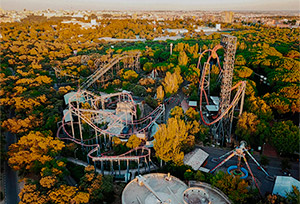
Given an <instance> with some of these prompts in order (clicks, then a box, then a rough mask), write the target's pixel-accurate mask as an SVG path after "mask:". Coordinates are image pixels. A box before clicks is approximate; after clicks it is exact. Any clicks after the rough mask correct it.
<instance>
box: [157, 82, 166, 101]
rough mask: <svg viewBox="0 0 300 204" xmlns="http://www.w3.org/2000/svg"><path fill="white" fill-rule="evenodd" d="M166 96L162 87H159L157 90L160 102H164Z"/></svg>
mask: <svg viewBox="0 0 300 204" xmlns="http://www.w3.org/2000/svg"><path fill="white" fill-rule="evenodd" d="M164 96H165V92H164V90H163V87H162V86H159V87H158V88H157V90H156V97H157V99H158V100H160V101H163V100H164Z"/></svg>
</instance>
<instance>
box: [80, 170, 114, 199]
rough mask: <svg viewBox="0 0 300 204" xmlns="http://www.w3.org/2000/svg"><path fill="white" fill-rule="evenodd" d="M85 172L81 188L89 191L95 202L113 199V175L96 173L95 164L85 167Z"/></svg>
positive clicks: (81, 180)
mask: <svg viewBox="0 0 300 204" xmlns="http://www.w3.org/2000/svg"><path fill="white" fill-rule="evenodd" d="M84 172H85V175H84V176H83V177H82V178H81V179H80V183H79V189H80V190H83V191H85V192H88V194H89V195H90V200H91V201H92V202H93V203H100V202H103V201H109V200H112V196H111V194H112V193H113V183H112V182H113V181H112V177H111V176H102V175H101V174H98V173H96V172H95V168H94V167H93V166H87V167H85V169H84Z"/></svg>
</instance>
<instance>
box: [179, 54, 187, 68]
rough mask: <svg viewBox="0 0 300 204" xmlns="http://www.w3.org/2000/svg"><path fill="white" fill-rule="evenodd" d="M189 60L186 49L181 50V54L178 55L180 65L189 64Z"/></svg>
mask: <svg viewBox="0 0 300 204" xmlns="http://www.w3.org/2000/svg"><path fill="white" fill-rule="evenodd" d="M188 61H189V58H188V56H187V55H186V53H185V51H181V52H179V56H178V64H179V65H184V66H185V65H187V63H188Z"/></svg>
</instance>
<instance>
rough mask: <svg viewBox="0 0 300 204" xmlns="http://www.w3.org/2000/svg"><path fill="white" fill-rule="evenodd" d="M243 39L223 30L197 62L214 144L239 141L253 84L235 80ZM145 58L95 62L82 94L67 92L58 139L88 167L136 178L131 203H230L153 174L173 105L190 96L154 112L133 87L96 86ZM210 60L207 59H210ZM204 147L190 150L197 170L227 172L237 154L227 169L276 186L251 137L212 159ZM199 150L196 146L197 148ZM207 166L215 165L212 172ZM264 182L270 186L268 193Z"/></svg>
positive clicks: (203, 111)
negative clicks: (236, 133) (215, 90)
mask: <svg viewBox="0 0 300 204" xmlns="http://www.w3.org/2000/svg"><path fill="white" fill-rule="evenodd" d="M236 41H237V39H236V37H234V36H230V35H222V36H221V41H220V44H218V45H216V46H215V47H213V48H211V49H207V50H204V51H203V52H201V53H200V57H199V59H198V64H197V69H198V70H199V71H200V77H199V78H198V80H199V83H198V85H199V87H198V97H199V98H198V101H199V103H198V107H196V108H195V107H194V109H195V110H198V112H199V114H200V120H199V122H200V124H202V125H204V126H205V127H207V128H208V129H209V132H210V133H211V135H212V140H213V141H214V143H215V144H217V145H221V146H225V144H228V143H231V142H232V140H235V138H233V137H232V135H233V134H232V128H233V126H234V124H235V123H236V122H235V121H234V120H236V118H238V116H241V114H242V113H243V106H244V98H245V91H246V86H247V82H246V81H239V82H237V83H235V84H234V85H233V83H232V78H233V69H234V62H235V52H236V43H237V42H236ZM220 49H222V50H223V52H224V56H223V62H221V58H220V57H219V56H218V54H217V51H218V50H220ZM170 52H171V53H172V45H170ZM140 55H141V53H140V52H136V51H133V52H131V51H128V52H124V53H122V54H118V55H114V56H111V57H112V58H111V59H110V60H107V61H104V62H103V60H100V59H94V66H95V67H96V69H95V71H94V73H93V74H91V75H90V76H88V77H87V78H86V79H84V80H81V83H80V85H79V86H78V90H77V91H72V92H69V93H67V94H65V95H64V103H65V107H66V108H65V109H64V110H63V118H62V120H61V122H59V123H58V127H59V128H58V131H57V137H58V138H59V139H60V140H63V141H65V142H67V143H68V144H72V143H74V144H76V145H77V148H76V150H75V151H77V150H78V152H81V154H82V155H85V157H86V159H83V160H77V159H76V152H75V153H74V156H75V159H72V158H69V161H71V162H74V163H76V164H80V165H84V166H87V165H94V168H95V169H96V171H98V172H99V173H101V174H102V175H113V176H114V178H115V179H117V180H119V181H124V182H126V183H127V182H129V184H128V185H127V187H126V188H125V189H124V191H123V194H122V203H124V204H125V203H231V201H230V200H229V199H228V197H227V196H226V195H224V194H223V193H222V192H221V193H219V192H220V191H219V190H218V189H216V188H214V187H211V186H209V184H205V183H201V184H199V183H198V184H193V185H192V186H189V187H187V186H186V184H184V183H183V182H182V181H180V180H179V179H177V178H176V177H172V176H170V174H168V175H164V174H157V173H154V174H153V172H159V169H160V168H161V167H163V165H164V162H163V160H157V158H155V154H154V152H155V149H153V147H154V146H155V142H156V139H155V134H156V133H157V131H158V130H159V129H160V127H161V124H164V123H166V121H167V120H168V117H169V112H170V111H171V109H172V108H174V107H175V106H176V105H181V106H182V109H183V110H184V109H187V107H185V106H186V105H184V104H183V103H182V101H183V100H186V99H187V97H186V96H184V93H182V92H180V93H179V94H178V95H176V96H171V97H169V98H167V99H165V100H164V101H161V102H160V103H159V104H158V105H157V106H156V107H155V108H153V109H150V110H149V107H147V104H145V102H144V101H143V100H142V99H140V98H138V97H136V96H134V95H133V92H132V91H130V90H120V91H119V92H115V93H105V92H99V91H97V90H99V89H98V87H99V85H100V86H103V85H105V83H107V82H109V81H110V80H112V79H113V77H114V76H115V75H116V74H117V73H118V72H120V70H121V69H124V68H125V69H128V70H133V71H136V72H137V73H139V71H140V69H141V68H140V62H139V61H140V59H139V58H140ZM203 58H206V59H205V60H203ZM88 61H90V56H88V55H84V56H82V57H81V62H82V63H83V64H84V63H87V62H88ZM203 61H204V63H203ZM202 63H203V64H202ZM221 65H222V66H221ZM212 66H215V67H217V68H218V69H219V70H218V73H219V75H218V77H217V78H216V80H215V83H217V84H219V90H220V95H219V96H211V94H210V93H211V87H210V86H211V73H210V72H211V71H212ZM55 74H56V76H57V77H73V78H76V77H75V76H71V75H68V74H64V73H62V72H61V70H59V69H56V68H55ZM155 74H157V73H156V72H153V73H152V75H151V76H150V77H153V75H155ZM77 78H78V77H77ZM190 102H191V101H190ZM196 104H197V101H196ZM185 111H186V110H185ZM134 140H135V141H137V145H135V146H132V149H128V151H125V152H124V151H123V152H122V153H120V154H118V151H115V148H114V147H115V146H116V144H118V143H127V144H128V143H132V142H134ZM199 149H200V150H199V152H200V151H201V152H200V153H199V152H197V153H194V152H190V153H189V154H188V155H189V156H187V155H186V156H185V158H184V162H185V164H186V165H190V166H192V167H193V169H194V170H199V169H200V171H203V172H204V173H208V174H214V172H216V169H218V168H219V169H220V167H222V166H223V165H224V164H225V163H227V162H228V161H229V160H230V159H232V158H234V157H235V156H236V158H237V159H236V160H235V161H236V162H234V163H235V164H234V163H232V165H230V166H227V167H228V168H227V169H224V168H221V169H224V170H223V171H225V172H226V173H228V174H229V175H232V176H233V177H239V178H240V179H244V180H247V181H248V182H249V183H250V184H251V185H252V186H253V187H254V188H256V189H257V191H258V192H259V193H260V194H261V195H263V193H266V192H267V191H270V190H271V189H270V188H271V187H270V186H272V183H274V181H275V177H274V175H270V174H269V173H268V172H267V170H265V169H264V167H263V166H262V165H260V163H259V162H258V161H257V159H256V158H255V157H254V156H253V155H252V152H251V153H249V151H250V148H249V146H247V143H246V142H245V141H241V142H240V143H239V144H237V145H236V146H235V147H234V148H233V149H232V150H228V152H225V153H224V154H223V155H220V156H218V157H211V156H208V155H209V154H208V153H206V152H205V151H203V150H202V149H201V148H199ZM194 151H197V148H196V150H194ZM82 158H84V157H82ZM208 158H210V159H208ZM248 159H251V160H252V165H251V167H252V169H253V168H254V170H252V169H251V167H250V165H249V163H248ZM207 163H208V165H206V164H207ZM242 163H243V164H242ZM203 164H204V165H203ZM253 164H255V165H256V167H255V166H254V165H253ZM205 165H206V166H212V167H211V168H210V169H208V168H205ZM201 166H202V167H201ZM258 169H259V171H258ZM257 172H258V174H259V179H258V177H257V175H256V174H257ZM262 173H263V174H264V176H262ZM249 178H250V179H249ZM171 181H172V183H170V182H171ZM262 183H265V184H266V185H262ZM169 185H171V187H169ZM172 186H173V187H172ZM174 186H176V187H174ZM180 186H181V187H180ZM266 186H267V187H266ZM261 187H263V193H262V191H261V189H260V188H261ZM165 188H167V189H168V190H165ZM132 192H135V193H132ZM218 199H219V201H217V200H218ZM214 200H215V202H213V201H214Z"/></svg>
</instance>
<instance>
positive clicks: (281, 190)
mask: <svg viewBox="0 0 300 204" xmlns="http://www.w3.org/2000/svg"><path fill="white" fill-rule="evenodd" d="M293 186H296V187H297V188H298V190H300V181H298V180H297V179H295V178H293V177H291V176H276V180H275V184H274V187H273V192H272V193H273V194H278V195H280V196H283V197H286V194H287V193H290V192H292V191H293Z"/></svg>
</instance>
